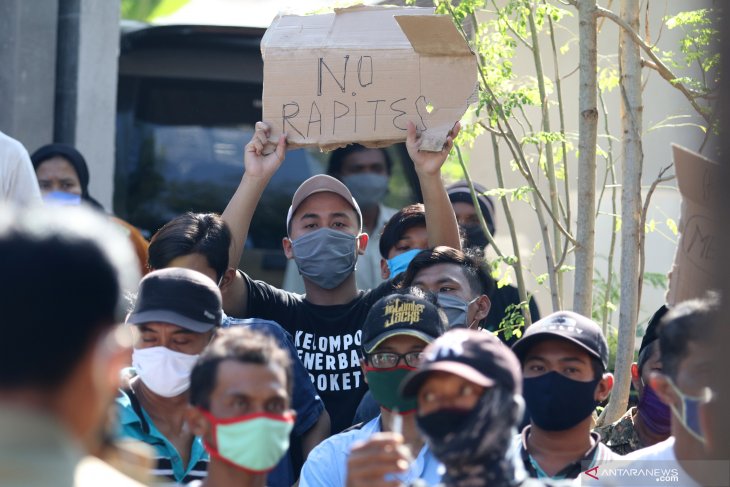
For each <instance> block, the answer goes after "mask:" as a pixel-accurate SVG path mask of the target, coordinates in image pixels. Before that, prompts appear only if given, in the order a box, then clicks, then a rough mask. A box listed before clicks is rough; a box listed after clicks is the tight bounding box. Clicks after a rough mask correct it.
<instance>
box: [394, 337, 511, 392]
mask: <svg viewBox="0 0 730 487" xmlns="http://www.w3.org/2000/svg"><path fill="white" fill-rule="evenodd" d="M424 354H425V359H424V360H423V361H422V362H421V365H420V367H419V368H418V370H416V371H414V372H411V373H410V374H409V375H408V376H406V378H405V379H404V380H403V383H402V384H401V393H402V394H403V396H405V397H413V396H415V395H416V394H418V389H420V387H421V384H423V381H424V380H426V378H427V377H428V375H429V374H430V373H431V372H448V373H451V374H454V375H458V376H459V377H462V378H464V379H466V380H468V381H470V382H473V383H475V384H478V385H480V386H482V387H493V386H495V385H499V386H502V387H504V388H505V389H507V390H509V391H511V392H512V393H514V394H521V393H522V372H521V367H520V362H519V360H517V357H515V354H514V353H512V350H510V349H509V347H507V346H506V345H505V344H503V343H502V342H501V341H500V340H499V339H498V338H497V337H495V336H494V335H493V334H492V333H491V332H488V331H480V330H470V329H468V328H453V329H451V330H449V331H447V332H446V333H444V334H443V336H441V337H439V338H438V339H436V341H434V342H433V343H432V344H431V345H429V346H428V347H426V350H424Z"/></svg>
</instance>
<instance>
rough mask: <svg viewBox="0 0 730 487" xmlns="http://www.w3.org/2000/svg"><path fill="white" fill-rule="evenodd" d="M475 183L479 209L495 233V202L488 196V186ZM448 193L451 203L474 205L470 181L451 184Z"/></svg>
mask: <svg viewBox="0 0 730 487" xmlns="http://www.w3.org/2000/svg"><path fill="white" fill-rule="evenodd" d="M472 184H473V185H474V191H475V192H476V196H477V202H478V203H479V209H480V210H481V211H482V215H484V221H486V222H487V228H488V229H489V233H491V234H492V235H494V232H495V226H494V202H493V201H492V198H490V197H489V196H487V195H486V194H484V193H486V192H487V188H485V187H484V186H482V185H481V184H479V183H472ZM446 193H447V194H448V195H449V201H451V203H468V204H470V205H472V206H474V200H473V199H472V197H471V190H470V189H469V183H467V182H466V181H463V180H462V181H457V182H455V183H454V184H452V185H451V186H448V187H447V188H446Z"/></svg>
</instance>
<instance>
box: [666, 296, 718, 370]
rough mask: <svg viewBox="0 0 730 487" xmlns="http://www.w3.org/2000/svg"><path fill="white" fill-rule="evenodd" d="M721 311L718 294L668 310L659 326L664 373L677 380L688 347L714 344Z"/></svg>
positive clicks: (680, 304)
mask: <svg viewBox="0 0 730 487" xmlns="http://www.w3.org/2000/svg"><path fill="white" fill-rule="evenodd" d="M719 311H720V303H719V298H718V296H717V295H716V294H715V293H709V294H708V295H707V296H706V297H705V298H703V299H692V300H689V301H684V302H683V303H679V304H678V305H676V306H675V307H673V308H672V309H670V310H669V312H668V313H667V314H666V315H665V316H664V318H662V320H661V322H660V323H659V351H660V354H661V360H662V373H664V374H665V375H667V376H669V377H670V378H672V379H676V378H677V374H678V372H679V364H680V363H681V362H682V360H683V359H684V358H685V357H686V356H687V353H688V348H689V347H688V346H689V343H690V342H694V343H706V344H710V343H712V339H713V335H714V329H715V326H716V322H717V320H718V318H719Z"/></svg>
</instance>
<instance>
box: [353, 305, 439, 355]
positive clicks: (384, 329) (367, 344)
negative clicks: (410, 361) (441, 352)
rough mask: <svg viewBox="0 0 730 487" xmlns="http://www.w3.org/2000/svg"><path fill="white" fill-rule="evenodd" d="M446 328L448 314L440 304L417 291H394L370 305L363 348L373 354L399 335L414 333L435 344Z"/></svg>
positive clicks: (364, 331) (364, 329)
mask: <svg viewBox="0 0 730 487" xmlns="http://www.w3.org/2000/svg"><path fill="white" fill-rule="evenodd" d="M446 327H447V322H446V315H445V314H444V313H443V311H441V309H440V308H439V307H438V306H437V305H435V304H433V303H431V302H429V301H428V300H426V299H424V298H422V297H418V296H415V295H413V294H391V295H389V296H385V297H384V298H381V299H379V300H378V301H377V302H376V303H375V304H374V305H373V307H372V308H370V311H369V312H368V315H367V317H366V318H365V323H364V324H363V327H362V348H363V350H364V351H365V353H371V352H372V351H373V350H375V348H377V347H378V345H380V344H381V343H383V342H384V341H385V340H387V339H388V338H390V337H392V336H396V335H408V336H413V337H416V338H420V339H421V340H423V341H424V342H426V343H431V342H433V341H434V340H435V339H436V338H438V337H439V336H441V335H442V334H443V333H444V330H446Z"/></svg>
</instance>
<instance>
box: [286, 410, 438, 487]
mask: <svg viewBox="0 0 730 487" xmlns="http://www.w3.org/2000/svg"><path fill="white" fill-rule="evenodd" d="M379 431H381V425H380V415H378V417H377V418H375V419H373V420H371V421H369V422H368V423H365V424H363V425H362V426H360V427H359V428H353V429H350V430H347V431H343V432H342V433H339V434H336V435H334V436H331V437H329V438H328V439H326V440H325V441H323V442H322V443H320V444H319V445H317V447H316V448H315V449H314V450H312V452H311V453H310V454H309V456H308V457H307V461H306V462H304V467H302V473H301V476H300V477H299V487H344V486H345V482H346V481H347V458H348V457H349V456H350V449H351V448H352V445H353V444H354V443H355V442H357V441H360V440H365V439H367V438H370V436H372V435H373V434H374V433H377V432H379ZM443 470H444V469H443V466H442V465H441V463H440V462H439V461H438V460H437V459H436V457H434V456H433V454H432V453H431V450H430V449H429V448H428V446H427V445H424V446H423V448H421V451H420V452H418V456H417V457H416V459H415V460H414V461H413V463H411V466H410V468H409V469H408V471H407V472H403V473H401V474H398V475H397V476H396V477H397V478H398V480H399V481H400V482H402V483H404V484H406V485H408V484H410V483H411V482H413V481H415V480H416V479H423V480H424V481H425V482H426V483H427V484H428V485H436V484H438V483H439V482H440V481H441V475H442V474H443Z"/></svg>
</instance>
